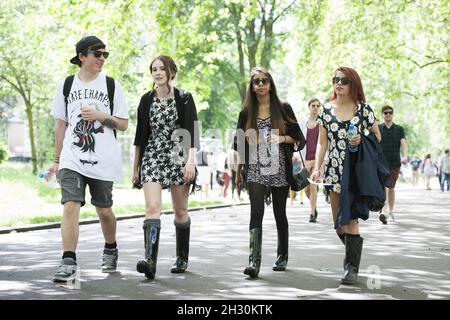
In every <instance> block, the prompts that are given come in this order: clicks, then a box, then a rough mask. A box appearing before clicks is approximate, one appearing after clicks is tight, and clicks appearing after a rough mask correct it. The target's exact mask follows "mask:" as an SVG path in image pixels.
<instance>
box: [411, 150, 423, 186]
mask: <svg viewBox="0 0 450 320" xmlns="http://www.w3.org/2000/svg"><path fill="white" fill-rule="evenodd" d="M421 163H422V160H420V159H419V158H418V157H416V156H412V158H411V161H410V162H409V164H410V165H411V172H412V179H411V182H412V185H413V186H417V183H418V181H419V168H420V164H421Z"/></svg>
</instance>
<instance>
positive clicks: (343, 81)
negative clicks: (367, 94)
mask: <svg viewBox="0 0 450 320" xmlns="http://www.w3.org/2000/svg"><path fill="white" fill-rule="evenodd" d="M331 81H332V82H333V84H338V83H339V82H340V83H341V84H342V85H343V86H346V85H348V84H349V83H350V82H352V80H351V79H350V78H348V77H342V78H341V77H333V79H331Z"/></svg>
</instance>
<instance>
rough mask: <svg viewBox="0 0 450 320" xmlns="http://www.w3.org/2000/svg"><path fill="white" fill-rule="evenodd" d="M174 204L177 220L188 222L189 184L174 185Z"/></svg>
mask: <svg viewBox="0 0 450 320" xmlns="http://www.w3.org/2000/svg"><path fill="white" fill-rule="evenodd" d="M171 194H172V205H173V211H174V214H175V221H176V222H177V223H180V224H181V223H186V222H187V221H188V219H189V215H188V210H187V207H188V199H189V186H188V185H184V186H172V188H171Z"/></svg>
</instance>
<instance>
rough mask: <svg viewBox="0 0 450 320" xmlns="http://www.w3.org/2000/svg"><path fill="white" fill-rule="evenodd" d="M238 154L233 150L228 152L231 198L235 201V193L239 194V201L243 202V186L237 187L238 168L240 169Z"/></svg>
mask: <svg viewBox="0 0 450 320" xmlns="http://www.w3.org/2000/svg"><path fill="white" fill-rule="evenodd" d="M238 161H239V159H238V153H237V151H235V150H233V149H231V150H230V151H229V152H228V166H229V168H230V169H231V197H232V198H233V200H234V199H235V197H234V191H236V193H237V199H238V200H239V201H241V200H242V199H241V191H242V184H241V185H239V186H238V185H236V173H237V167H238Z"/></svg>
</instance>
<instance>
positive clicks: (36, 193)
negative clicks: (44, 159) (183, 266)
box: [0, 162, 224, 227]
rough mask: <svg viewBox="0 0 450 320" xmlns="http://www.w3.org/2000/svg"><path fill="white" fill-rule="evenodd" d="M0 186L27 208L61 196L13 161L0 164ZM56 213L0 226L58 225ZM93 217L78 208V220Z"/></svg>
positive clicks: (128, 208) (88, 208)
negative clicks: (9, 190) (26, 205)
mask: <svg viewBox="0 0 450 320" xmlns="http://www.w3.org/2000/svg"><path fill="white" fill-rule="evenodd" d="M123 182H125V181H123ZM0 184H1V185H3V187H4V188H8V189H11V188H13V189H14V190H15V191H16V192H14V194H13V195H12V196H11V195H10V197H12V198H11V199H12V201H13V202H18V201H26V202H28V203H30V204H31V206H38V205H39V203H42V202H44V203H53V204H58V203H59V201H60V197H61V192H60V190H57V189H54V188H52V187H50V186H48V185H47V184H46V183H44V182H42V181H41V180H40V179H39V178H38V177H37V176H35V175H34V174H32V172H31V165H30V164H29V163H16V162H4V163H2V164H1V165H0ZM24 190H32V192H28V193H26V194H27V195H26V196H24ZM24 198H25V199H24ZM11 199H10V200H11ZM35 203H36V204H35ZM223 203H224V201H222V200H208V201H197V200H189V205H188V206H189V207H191V208H192V207H199V206H209V205H216V204H223ZM171 208H172V204H171V203H163V205H162V209H163V210H170V209H171ZM60 211H61V214H50V215H38V216H32V217H30V216H28V217H27V216H22V217H17V218H12V219H10V220H6V221H2V222H0V226H4V227H13V226H18V225H24V224H38V223H50V222H60V221H61V216H62V206H61V210H60ZM113 211H114V213H115V214H116V215H123V214H133V213H135V214H136V213H144V212H145V205H144V204H115V205H114V206H113ZM49 213H50V212H49ZM95 217H97V213H96V210H95V207H94V206H92V205H91V204H90V203H86V205H85V206H84V207H83V208H82V209H81V212H80V219H86V218H95Z"/></svg>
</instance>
